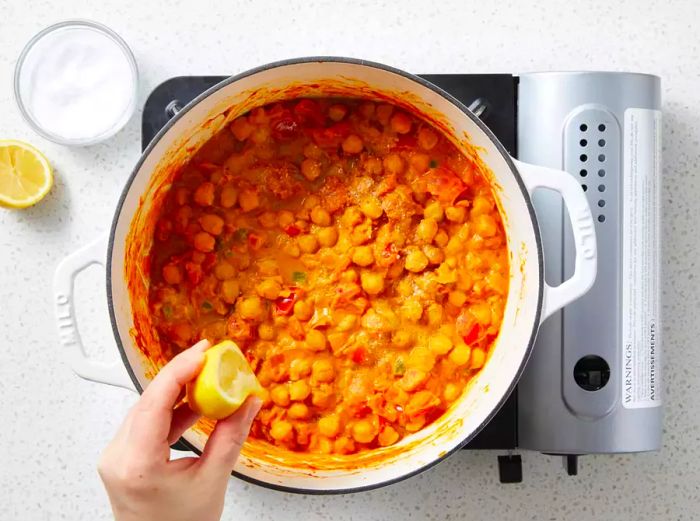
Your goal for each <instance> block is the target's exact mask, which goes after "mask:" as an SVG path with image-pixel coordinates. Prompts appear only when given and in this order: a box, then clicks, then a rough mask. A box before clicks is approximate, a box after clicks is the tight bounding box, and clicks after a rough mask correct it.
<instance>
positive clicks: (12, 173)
mask: <svg viewBox="0 0 700 521" xmlns="http://www.w3.org/2000/svg"><path fill="white" fill-rule="evenodd" d="M52 186H53V173H52V168H51V165H50V164H49V162H48V160H47V159H46V158H45V157H44V155H43V154H42V153H41V152H39V151H38V150H37V149H36V148H34V147H33V146H32V145H30V144H28V143H23V142H21V141H14V140H9V139H0V206H4V207H6V208H27V207H28V206H32V205H33V204H36V203H38V202H39V201H41V200H42V199H43V198H44V196H45V195H46V194H47V193H49V190H51V187H52Z"/></svg>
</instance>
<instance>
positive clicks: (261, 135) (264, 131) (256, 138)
mask: <svg viewBox="0 0 700 521" xmlns="http://www.w3.org/2000/svg"><path fill="white" fill-rule="evenodd" d="M250 139H251V140H252V141H253V143H255V144H256V145H262V144H263V143H265V142H266V141H267V140H268V139H270V129H269V128H268V127H258V128H256V129H255V130H253V133H252V134H251V136H250Z"/></svg>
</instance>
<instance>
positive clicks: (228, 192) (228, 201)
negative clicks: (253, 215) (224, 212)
mask: <svg viewBox="0 0 700 521" xmlns="http://www.w3.org/2000/svg"><path fill="white" fill-rule="evenodd" d="M237 201H238V188H236V187H235V186H234V185H232V184H228V185H226V186H224V187H223V188H222V189H221V195H220V196H219V202H220V203H221V206H222V208H232V207H233V206H235V204H236V202H237Z"/></svg>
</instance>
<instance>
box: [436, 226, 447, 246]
mask: <svg viewBox="0 0 700 521" xmlns="http://www.w3.org/2000/svg"><path fill="white" fill-rule="evenodd" d="M433 241H435V244H437V245H438V246H439V247H440V248H444V247H445V246H447V243H448V242H449V241H450V237H449V235H447V232H446V231H445V230H438V232H437V233H436V234H435V238H434V239H433Z"/></svg>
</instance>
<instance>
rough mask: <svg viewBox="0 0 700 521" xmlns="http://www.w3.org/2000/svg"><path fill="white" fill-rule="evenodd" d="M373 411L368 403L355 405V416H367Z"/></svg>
mask: <svg viewBox="0 0 700 521" xmlns="http://www.w3.org/2000/svg"><path fill="white" fill-rule="evenodd" d="M371 412H372V408H371V407H370V406H369V405H367V404H366V403H362V404H359V405H357V406H355V407H354V410H353V416H355V417H356V418H361V417H362V416H367V415H368V414H369V413H371Z"/></svg>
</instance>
